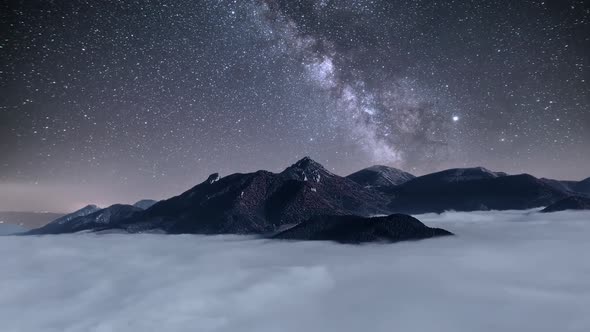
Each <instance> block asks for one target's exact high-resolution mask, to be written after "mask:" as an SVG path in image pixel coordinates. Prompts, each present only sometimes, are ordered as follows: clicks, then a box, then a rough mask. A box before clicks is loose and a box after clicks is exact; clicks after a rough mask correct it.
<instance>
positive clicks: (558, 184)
mask: <svg viewBox="0 0 590 332" xmlns="http://www.w3.org/2000/svg"><path fill="white" fill-rule="evenodd" d="M541 180H542V181H544V182H545V183H547V184H549V185H550V186H552V187H554V188H556V189H558V190H562V191H565V192H569V193H571V195H572V196H589V197H590V178H587V179H584V180H582V181H561V180H553V179H546V178H542V179H541Z"/></svg>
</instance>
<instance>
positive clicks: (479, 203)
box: [390, 167, 568, 213]
mask: <svg viewBox="0 0 590 332" xmlns="http://www.w3.org/2000/svg"><path fill="white" fill-rule="evenodd" d="M391 194H392V195H393V196H394V197H393V200H392V203H391V205H390V207H391V208H392V209H393V210H394V211H396V212H402V213H428V212H443V211H447V210H455V211H476V210H510V209H529V208H534V207H540V206H547V205H549V204H552V203H554V202H556V201H558V200H560V199H563V198H565V197H567V196H568V193H567V192H566V191H564V190H560V189H558V188H555V187H554V186H552V185H550V184H548V183H546V182H545V181H543V180H540V179H537V178H535V177H534V176H532V175H528V174H520V175H506V174H505V173H498V172H492V171H489V170H487V169H485V168H481V167H477V168H467V169H451V170H446V171H442V172H438V173H432V174H428V175H424V176H420V177H417V178H415V179H413V180H410V181H408V182H406V183H404V184H402V185H400V186H397V187H395V188H393V189H392V190H391Z"/></svg>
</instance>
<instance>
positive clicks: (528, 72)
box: [0, 0, 590, 210]
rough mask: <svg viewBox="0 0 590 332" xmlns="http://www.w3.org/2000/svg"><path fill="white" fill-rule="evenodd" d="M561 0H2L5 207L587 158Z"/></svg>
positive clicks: (578, 78)
mask: <svg viewBox="0 0 590 332" xmlns="http://www.w3.org/2000/svg"><path fill="white" fill-rule="evenodd" d="M589 17H590V14H589V8H588V6H587V5H586V4H585V3H584V1H583V0H576V1H574V0H572V1H563V0H562V1H544V2H543V1H528V0H527V1H518V2H516V1H508V0H501V1H494V2H483V1H441V2H433V1H399V0H341V1H330V0H317V1H311V0H308V1H287V0H240V1H223V0H219V1H215V0H208V1H204V0H203V1H105V2H100V3H98V2H94V1H56V2H49V1H44V2H40V3H30V2H29V3H28V2H25V3H23V2H17V1H9V2H7V3H3V4H2V7H1V10H0V20H1V25H2V30H1V32H0V34H1V38H0V55H1V59H2V60H1V63H0V156H1V157H0V209H2V210H6V209H17V210H21V209H48V210H67V209H71V208H72V207H73V206H78V205H81V204H84V203H89V202H93V203H98V204H108V203H113V202H117V201H121V202H131V201H133V200H135V199H139V198H144V197H149V198H163V197H166V196H169V195H172V194H176V193H178V192H180V191H182V190H184V189H186V188H187V187H190V186H192V185H193V184H195V183H197V182H200V181H202V180H203V179H204V178H205V177H206V176H207V175H208V174H209V173H212V172H220V173H221V174H222V175H226V174H229V173H233V172H246V171H252V170H256V169H268V170H271V171H279V170H281V169H282V168H283V167H285V166H287V165H288V164H290V163H292V162H293V161H295V160H296V159H298V158H301V157H303V156H305V155H309V156H311V157H312V158H314V159H316V160H317V161H319V162H321V163H323V164H325V166H326V167H327V168H329V169H331V170H332V171H334V172H335V173H338V174H343V175H344V174H347V173H350V172H352V171H355V170H357V169H359V168H362V167H366V166H369V165H372V164H385V165H389V166H393V167H398V168H402V169H405V170H407V171H410V172H413V173H416V174H422V173H425V172H430V171H434V170H439V169H443V168H448V167H465V166H476V165H482V166H485V167H487V168H491V169H494V170H498V171H507V172H509V173H520V172H528V173H533V174H535V175H538V176H548V177H554V178H562V179H567V178H571V179H579V178H583V177H586V176H588V174H587V173H588V167H587V166H586V165H588V164H590V148H589V144H590V110H589V106H590V94H589V90H590V88H589V85H588V66H589V65H590V55H589V52H588V51H587V50H588V49H590V40H589V39H590V37H589V35H588V33H587V31H588V30H589V28H590V27H589V22H590V21H589Z"/></svg>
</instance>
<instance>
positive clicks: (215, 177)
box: [205, 173, 221, 184]
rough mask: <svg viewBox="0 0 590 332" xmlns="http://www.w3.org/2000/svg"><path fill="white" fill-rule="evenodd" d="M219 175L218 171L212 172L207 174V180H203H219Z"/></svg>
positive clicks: (211, 181)
mask: <svg viewBox="0 0 590 332" xmlns="http://www.w3.org/2000/svg"><path fill="white" fill-rule="evenodd" d="M220 178H221V177H220V176H219V173H213V174H211V175H209V177H207V180H205V182H207V183H208V184H212V183H214V182H217V181H219V179H220Z"/></svg>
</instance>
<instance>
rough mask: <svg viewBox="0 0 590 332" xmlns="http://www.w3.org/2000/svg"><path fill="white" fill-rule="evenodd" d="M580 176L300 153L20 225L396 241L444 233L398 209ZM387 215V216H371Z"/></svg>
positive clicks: (535, 191) (525, 201)
mask: <svg viewBox="0 0 590 332" xmlns="http://www.w3.org/2000/svg"><path fill="white" fill-rule="evenodd" d="M588 182H590V179H586V180H583V181H580V182H575V181H557V180H550V179H538V178H535V177H534V176H532V175H528V174H520V175H508V174H506V173H501V172H493V171H490V170H487V169H485V168H481V167H476V168H457V169H449V170H445V171H442V172H437V173H432V174H427V175H424V176H418V177H416V176H414V175H412V174H410V173H407V172H404V171H401V170H398V169H395V168H391V167H387V166H373V167H369V168H366V169H363V170H361V171H358V172H355V173H353V174H351V175H349V176H346V177H342V176H338V175H336V174H333V173H331V172H330V171H328V170H326V169H325V168H324V167H323V166H322V165H320V164H319V163H317V162H315V161H314V160H312V159H310V158H308V157H306V158H303V159H301V160H299V161H298V162H296V163H295V164H293V165H291V166H289V167H287V168H286V169H285V170H284V171H282V172H280V173H272V172H268V171H257V172H253V173H246V174H242V173H235V174H231V175H228V176H225V177H221V176H220V175H219V174H217V173H214V174H211V175H210V176H209V177H208V178H207V179H206V180H205V181H204V182H202V183H200V184H197V185H196V186H194V187H192V188H190V189H189V190H187V191H185V192H184V193H181V194H180V195H178V196H175V197H171V198H169V199H166V200H162V201H159V202H155V201H142V202H138V203H136V204H135V205H122V204H116V205H113V206H110V207H107V208H104V209H99V208H97V207H95V206H87V207H85V208H84V209H82V210H79V211H76V212H74V213H73V214H70V215H67V216H64V217H62V218H59V219H57V220H55V221H53V222H51V223H49V224H47V225H45V226H43V227H41V228H38V229H35V230H32V231H30V232H28V234H59V233H71V232H78V231H83V230H91V231H101V230H112V229H116V230H122V231H126V232H132V233H133V232H146V231H155V230H158V231H163V232H166V233H170V234H180V233H194V234H259V235H263V236H271V237H274V238H285V239H293V238H300V239H301V238H302V237H303V239H329V236H328V235H326V234H331V235H334V236H335V234H339V235H338V237H337V238H334V239H333V240H335V241H339V242H363V241H364V240H365V239H369V240H375V241H377V240H379V241H381V240H385V241H389V242H392V241H395V240H396V239H395V236H392V234H398V236H397V237H398V240H401V239H406V238H413V239H414V238H415V239H418V238H428V237H432V236H437V235H448V234H446V233H445V232H446V231H444V230H441V231H435V230H434V229H431V228H428V227H426V226H424V225H423V224H421V223H420V224H421V225H422V226H423V227H422V228H421V227H413V228H412V227H409V226H408V225H415V223H416V221H417V220H413V218H412V219H409V218H411V217H409V216H408V217H409V218H406V217H401V216H402V215H400V214H399V213H407V214H408V213H411V214H419V213H428V212H442V211H446V210H456V211H474V210H489V209H495V210H505V209H529V208H534V207H544V206H547V205H550V204H553V203H555V202H557V201H560V200H562V199H565V198H568V197H570V196H580V197H589V196H590V190H588V189H589V188H588ZM387 215H390V216H391V215H395V217H387V218H385V217H384V218H381V219H379V218H370V217H375V216H387ZM351 220H355V221H356V222H360V223H359V224H358V225H364V226H363V227H364V228H362V227H361V228H362V229H359V228H358V227H356V226H355V227H356V228H355V227H353V225H357V224H354V223H351ZM417 222H418V223H419V221H417ZM389 224H391V225H393V224H395V227H394V226H391V225H389ZM320 225H321V227H320ZM358 225H357V226H358ZM402 225H406V226H407V227H406V226H403V227H402ZM335 226H338V227H335ZM396 227H401V228H399V229H413V230H414V231H413V232H414V233H411V235H408V236H404V235H403V234H402V233H403V232H401V233H400V232H399V229H398V228H396ZM408 227H409V228H408ZM443 231H444V232H443ZM346 232H353V233H355V234H357V235H358V234H360V233H359V232H361V233H363V234H372V236H367V237H364V238H363V237H361V238H359V237H358V236H356V237H355V236H353V235H350V234H349V236H348V237H347V236H346V235H343V234H344V233H346ZM388 234H389V235H388ZM408 234H410V233H408Z"/></svg>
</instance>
